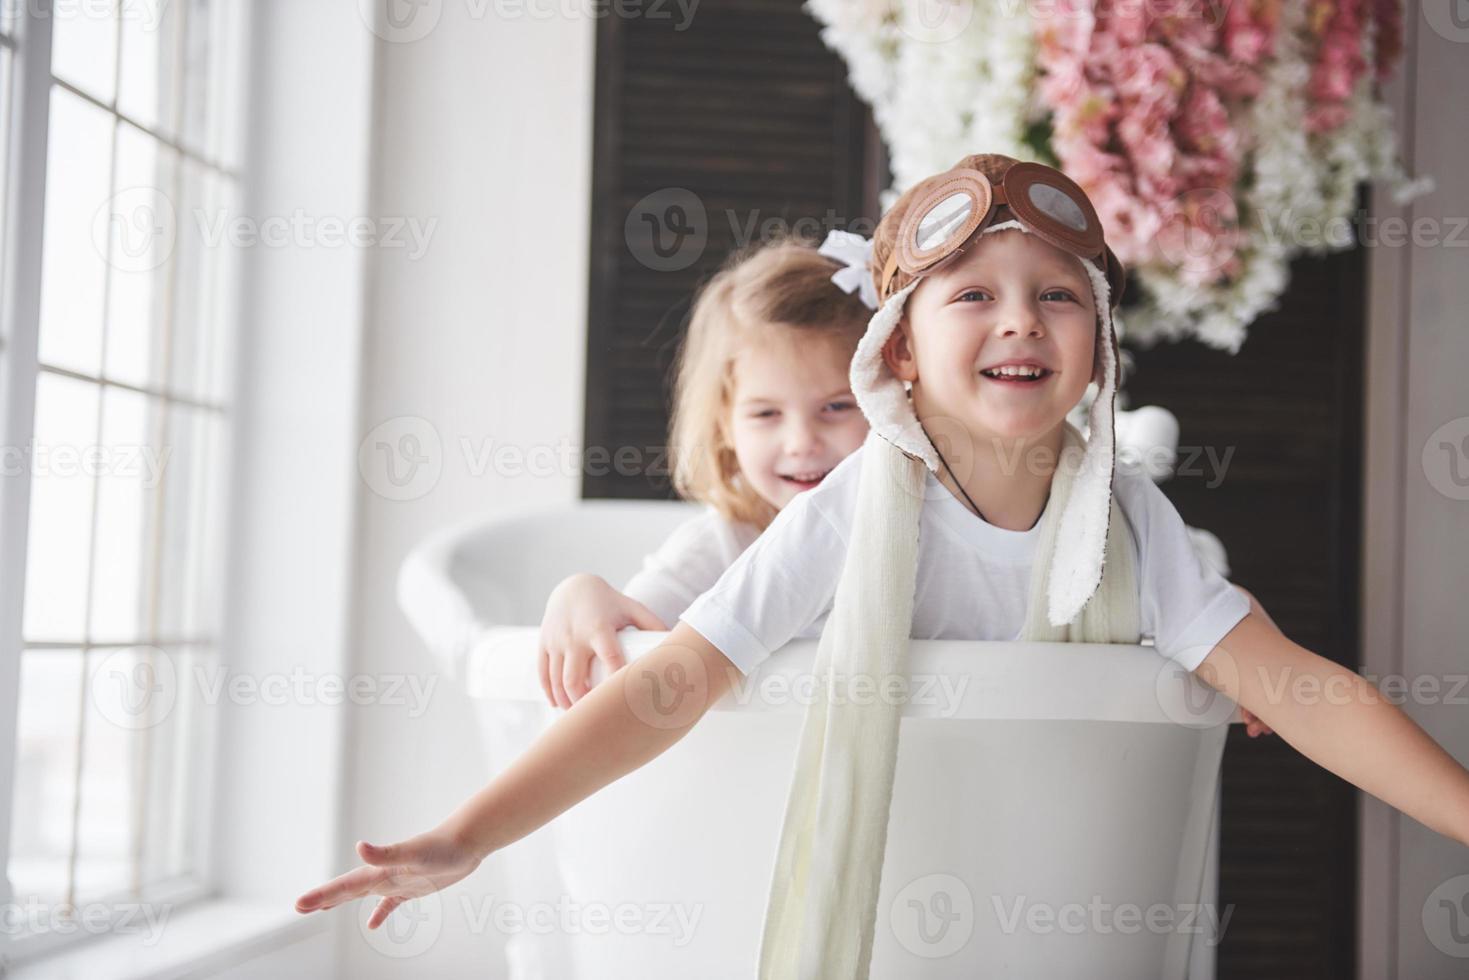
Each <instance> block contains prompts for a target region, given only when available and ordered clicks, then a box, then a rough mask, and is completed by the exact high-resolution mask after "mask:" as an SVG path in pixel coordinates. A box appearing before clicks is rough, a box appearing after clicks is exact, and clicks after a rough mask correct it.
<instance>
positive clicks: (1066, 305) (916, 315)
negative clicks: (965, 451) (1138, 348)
mask: <svg viewBox="0 0 1469 980" xmlns="http://www.w3.org/2000/svg"><path fill="white" fill-rule="evenodd" d="M1096 329H1097V310H1096V306H1095V304H1094V303H1093V300H1092V288H1091V281H1090V280H1089V279H1088V278H1087V274H1086V272H1085V271H1084V270H1083V269H1082V267H1081V260H1080V259H1078V258H1077V257H1076V256H1074V255H1071V254H1069V253H1067V252H1063V251H1062V250H1060V249H1058V248H1056V247H1055V246H1052V245H1049V244H1047V243H1046V242H1044V241H1042V240H1041V239H1039V238H1037V237H1036V236H1035V235H1029V234H1026V233H1025V232H1022V231H1018V230H1015V229H1009V230H1006V231H1001V232H996V233H994V234H990V235H981V236H980V237H979V238H977V239H976V240H975V241H973V242H971V243H970V244H969V246H968V247H967V248H966V249H965V250H964V252H962V253H961V254H960V255H959V256H957V257H956V258H955V259H953V260H951V261H950V262H949V263H948V264H946V265H943V266H941V267H940V268H939V270H938V271H936V272H934V273H932V274H930V275H928V276H926V277H925V278H924V279H923V280H922V281H921V282H920V283H919V285H918V288H917V289H915V290H914V291H913V292H912V293H911V294H910V295H909V297H908V302H907V305H906V306H905V309H904V316H903V320H902V322H901V323H900V324H899V328H898V329H897V330H895V331H894V332H893V336H892V339H891V340H889V342H888V345H887V347H886V348H885V349H884V352H883V353H884V356H885V357H886V359H887V362H888V366H889V367H890V368H892V370H893V373H895V374H896V375H897V376H898V377H899V378H901V379H902V380H904V381H911V382H912V383H913V390H912V394H913V408H914V411H915V412H916V413H917V415H918V418H919V419H920V420H921V421H924V422H927V421H928V420H929V419H931V418H933V419H943V420H952V421H955V422H958V423H960V424H961V425H962V426H963V427H964V428H965V429H966V430H968V432H969V433H970V434H971V436H972V437H974V438H975V439H976V440H977V441H978V440H984V439H988V438H1001V439H1006V440H1010V439H1015V438H1020V437H1025V438H1028V439H1034V438H1039V437H1041V436H1043V435H1045V434H1046V433H1048V432H1050V431H1051V429H1053V428H1054V427H1055V426H1056V425H1058V424H1060V422H1061V421H1062V420H1063V419H1064V418H1065V417H1066V413H1067V412H1069V411H1070V410H1071V409H1072V407H1074V406H1075V405H1076V403H1077V402H1078V401H1080V400H1081V396H1082V395H1083V394H1084V393H1085V392H1086V386H1087V382H1088V381H1090V380H1093V373H1094V371H1095V370H1099V369H1100V365H1096V364H1094V363H1093V362H1094V361H1095V360H1096V358H1095V356H1094V355H1095V349H1096ZM1013 359H1023V360H1031V361H1034V362H1037V363H1039V364H1040V365H1042V367H1043V368H1044V371H1043V373H1042V376H1041V377H1040V379H1039V380H1034V381H1025V380H1022V381H1013V380H1002V379H995V378H991V377H988V376H986V374H985V369H988V368H991V367H994V366H995V365H999V364H1002V363H1004V362H1007V361H1011V360H1013Z"/></svg>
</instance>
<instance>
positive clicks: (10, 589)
mask: <svg viewBox="0 0 1469 980" xmlns="http://www.w3.org/2000/svg"><path fill="white" fill-rule="evenodd" d="M0 5H3V8H0V11H3V12H0V21H3V20H4V13H6V12H8V13H12V14H14V15H15V22H14V23H12V24H8V25H7V26H8V27H10V28H12V29H13V31H14V33H13V34H12V35H11V36H10V37H9V38H3V39H0V44H5V45H6V46H9V47H10V48H11V53H12V58H13V62H12V72H13V77H12V82H13V84H12V89H11V104H10V107H9V119H8V123H9V127H8V132H7V134H6V136H7V138H6V141H5V144H4V147H5V151H6V154H7V155H8V157H9V159H8V160H6V161H4V163H5V166H3V167H0V178H3V183H0V193H4V194H5V195H6V203H7V206H6V209H5V216H6V225H7V226H6V227H5V228H3V229H0V236H3V237H0V243H3V248H0V286H3V289H0V297H3V299H4V302H3V304H0V447H20V446H24V445H27V444H28V443H29V442H30V440H31V438H32V434H33V432H34V424H35V407H36V388H37V379H38V378H39V377H40V375H41V374H43V373H49V374H53V375H62V376H65V375H70V374H72V372H70V371H67V370H65V369H56V368H43V367H42V366H41V364H40V361H39V357H38V353H39V350H38V348H39V339H40V319H41V309H40V307H41V284H42V274H43V268H42V266H43V260H42V256H43V251H44V250H43V248H42V241H43V238H44V233H45V201H46V190H47V157H48V147H49V135H50V134H49V117H50V102H51V94H52V91H53V89H57V88H59V89H62V90H64V91H66V92H68V93H69V94H70V95H72V96H74V97H76V98H79V99H81V100H83V101H85V102H87V103H89V104H91V105H93V106H96V107H97V108H99V109H101V110H103V111H105V112H107V114H108V115H109V117H112V118H115V119H116V120H119V122H118V123H115V124H114V125H123V124H126V125H130V126H132V127H133V128H135V129H137V130H139V131H140V132H142V133H144V134H145V135H146V136H147V137H148V138H149V139H151V140H154V141H156V142H158V143H159V144H160V145H161V146H164V147H167V148H169V149H171V150H172V151H173V152H174V153H176V154H177V156H178V158H179V163H178V168H177V172H176V175H175V183H176V184H177V182H178V181H179V180H181V179H182V173H183V161H184V159H186V158H190V159H194V160H195V161H196V163H198V164H199V165H201V166H205V167H207V168H210V169H214V170H217V171H219V172H221V173H222V174H223V175H224V176H226V177H227V178H229V179H232V180H236V181H238V179H239V174H238V173H237V172H235V171H233V170H230V169H228V168H221V167H219V166H218V165H216V164H214V163H212V162H211V161H207V160H204V159H202V158H200V157H199V156H198V155H197V154H196V153H194V152H193V151H192V150H190V149H189V148H187V147H185V146H183V145H182V144H181V143H180V141H179V140H177V139H171V138H169V137H167V136H166V135H164V134H162V133H160V132H159V131H157V129H155V128H154V127H149V126H145V125H142V124H140V123H139V122H138V121H137V120H132V119H129V118H128V116H127V115H126V113H124V112H122V111H121V110H120V109H118V108H115V107H112V106H108V105H106V104H105V103H103V102H101V101H99V100H98V99H96V98H95V97H93V96H92V95H90V94H89V93H87V92H85V91H82V90H81V89H79V88H77V87H76V86H74V85H72V84H70V83H68V82H66V81H64V80H61V79H56V78H53V77H52V71H51V69H52V57H51V56H52V33H53V31H52V24H53V20H54V17H53V10H54V0H0ZM185 16H187V15H185ZM183 29H184V28H182V27H181V28H180V30H181V32H182V30H183ZM120 30H121V27H120V26H119V31H120ZM120 43H121V42H120V40H119V44H120ZM182 43H184V42H183V38H182V36H181V37H180V39H179V44H182ZM248 54H249V52H248V50H246V51H243V52H241V56H242V57H244V58H245V62H246V64H248V63H249V58H248ZM119 55H120V52H119ZM176 97H177V98H180V99H181V98H182V97H183V95H182V93H179V94H178V95H177V96H176ZM3 121H4V120H0V122H3ZM113 139H114V146H113V152H114V153H116V136H115V135H114V138H113ZM113 165H114V167H115V165H116V164H115V161H114V164H113ZM174 189H175V191H177V189H178V188H177V186H176V187H175V188H174ZM170 261H177V259H176V258H173V257H171V258H170ZM170 282H172V277H170ZM224 339H225V340H226V341H229V340H231V339H232V338H228V337H226V338H224ZM76 377H78V378H79V379H81V380H84V381H86V382H88V383H90V384H95V385H96V386H97V387H98V389H99V391H101V390H103V389H105V388H107V387H122V388H128V389H131V390H136V391H139V392H140V393H142V394H145V395H147V396H148V397H150V398H153V399H155V400H157V401H158V402H160V403H161V404H164V405H170V404H194V405H195V406H196V407H200V408H210V409H212V408H214V407H215V406H212V405H205V404H202V403H199V402H196V401H194V400H193V399H190V398H188V397H184V396H181V395H179V394H178V393H174V392H170V391H168V390H166V389H167V387H168V383H167V379H164V381H163V382H162V388H160V389H158V390H155V389H154V387H153V386H148V387H147V388H137V387H135V386H132V385H126V384H120V383H118V382H116V381H103V380H99V379H97V378H92V377H90V376H85V375H76ZM102 377H105V368H104V369H103V371H102ZM228 462H229V461H228V459H227V458H224V459H221V460H220V461H219V462H218V463H217V465H220V466H222V467H224V468H225V470H226V472H225V474H224V476H225V477H226V478H225V479H222V480H221V481H220V486H221V487H225V486H228V484H229V482H230V481H229V480H228V479H227V477H228V475H229V474H228ZM160 492H161V491H160ZM30 496H31V479H30V473H29V471H28V469H25V468H22V472H21V473H20V474H19V475H11V476H4V475H0V718H4V719H8V720H9V723H8V724H0V872H3V870H4V869H6V868H7V867H8V866H9V858H10V843H11V830H12V826H11V818H12V810H13V805H14V780H15V760H16V748H17V745H16V741H17V724H16V721H17V719H18V717H19V705H20V665H21V654H22V651H23V650H25V649H37V648H46V647H52V646H66V647H67V648H68V649H70V648H72V647H75V646H77V645H76V644H70V643H68V644H53V643H44V642H42V643H37V642H32V643H29V644H27V643H26V642H25V637H24V596H25V579H26V566H27V537H28V531H29V509H30ZM226 496H227V494H226ZM221 504H222V505H223V506H227V505H225V504H224V502H221ZM226 517H227V512H226V513H224V514H222V515H221V518H222V521H223V519H224V518H226ZM92 533H93V535H94V536H95V534H96V530H95V528H94V529H93V532H92ZM216 557H217V558H219V559H220V561H221V564H220V567H219V568H218V572H219V573H220V574H224V573H225V571H226V568H225V565H226V563H225V561H224V558H225V556H224V555H222V554H221V555H217V556H216ZM90 574H91V573H90V570H89V578H90ZM154 587H155V588H156V583H155V584H154ZM191 639H194V638H191ZM204 639H205V641H206V645H207V646H208V647H209V648H210V649H211V651H212V653H213V654H214V655H215V656H218V655H219V651H220V646H221V644H222V641H223V637H222V636H219V635H215V636H212V637H208V638H204ZM135 645H136V644H135V643H120V644H113V643H90V644H83V645H82V646H81V647H80V648H81V649H82V650H83V670H84V671H85V670H86V668H87V661H86V658H85V653H86V651H87V650H89V649H90V650H96V649H106V648H110V647H114V646H115V647H132V646H135ZM214 721H215V719H214V718H211V717H206V718H205V727H206V728H208V729H211V730H210V731H205V732H200V733H198V734H199V735H201V736H203V738H202V739H201V747H200V749H199V751H202V752H206V753H209V754H211V755H212V754H213V746H214V742H215V738H214V733H213V731H212V728H213V724H212V723H213V722H214ZM215 769H216V766H215V765H214V759H213V758H209V759H208V760H207V762H206V765H205V766H204V767H203V777H204V783H205V785H203V786H201V787H197V790H198V793H199V796H200V798H201V803H203V804H205V805H204V806H202V807H201V808H200V812H199V813H197V814H196V816H197V817H198V826H199V828H200V831H199V834H198V837H197V838H196V841H195V846H194V847H193V849H192V854H191V870H190V873H189V874H187V875H184V876H180V877H178V878H174V879H170V880H167V881H163V882H152V883H148V884H147V885H145V886H144V888H143V890H142V893H141V895H133V894H132V893H126V894H111V895H108V894H103V895H91V896H84V897H82V898H81V901H82V902H83V904H84V906H94V905H101V906H104V907H108V908H109V915H110V921H111V923H112V924H114V925H115V924H117V923H119V922H125V921H126V920H127V919H128V918H129V917H131V916H132V915H133V914H134V913H133V912H132V911H130V910H129V908H128V906H129V905H131V904H135V903H138V902H142V903H147V904H148V905H152V906H157V907H166V908H167V909H168V912H169V914H170V916H172V915H174V914H176V913H178V912H180V911H183V910H185V909H187V908H189V907H190V906H194V905H197V904H198V903H200V902H202V901H203V900H205V899H208V898H211V897H215V896H216V895H217V894H218V891H217V889H216V888H215V887H214V884H213V878H214V869H213V867H212V865H213V861H212V859H213V857H214V853H215V852H214V841H213V840H212V834H211V833H210V831H211V830H212V829H213V822H212V821H211V820H209V819H207V818H208V817H209V815H210V814H209V807H208V805H207V804H208V802H209V798H210V791H211V789H212V787H211V785H209V784H210V783H211V782H212V777H213V774H214V772H215ZM14 898H15V896H13V895H12V894H11V887H10V881H9V878H8V876H7V875H4V874H0V905H4V906H6V907H9V906H10V905H11V903H12V902H13V901H14ZM101 938H105V933H102V934H100V935H99V934H98V932H96V931H95V930H93V929H78V930H75V931H69V932H52V933H36V934H32V933H24V934H22V933H16V934H12V933H7V934H5V935H3V936H0V973H3V972H5V966H6V965H7V964H12V963H24V962H30V961H33V960H36V959H39V958H44V957H47V956H50V955H52V954H55V953H58V952H60V951H62V950H66V949H70V948H72V947H77V946H81V945H83V944H86V943H87V942H88V940H96V939H101Z"/></svg>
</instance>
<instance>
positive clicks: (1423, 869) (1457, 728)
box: [1358, 3, 1469, 980]
mask: <svg viewBox="0 0 1469 980" xmlns="http://www.w3.org/2000/svg"><path fill="white" fill-rule="evenodd" d="M1430 6H1432V7H1434V8H1435V11H1434V15H1435V17H1436V18H1437V21H1438V23H1437V25H1435V23H1434V22H1432V21H1430V20H1429V19H1428V16H1427V15H1426V13H1425V11H1426V10H1427V9H1428V8H1429V7H1430ZM1408 22H1409V23H1408V54H1407V58H1406V59H1405V67H1404V70H1403V71H1402V72H1401V73H1400V76H1399V78H1398V79H1397V80H1396V81H1395V82H1394V84H1393V85H1392V86H1391V87H1390V89H1389V93H1390V97H1391V99H1392V100H1393V101H1394V102H1395V103H1396V105H1397V109H1398V118H1399V131H1400V132H1401V133H1402V134H1403V137H1404V145H1405V153H1406V154H1407V156H1408V159H1409V161H1410V163H1411V165H1412V169H1413V170H1414V171H1415V172H1417V173H1423V174H1431V175H1432V176H1433V177H1434V179H1435V181H1436V182H1437V188H1436V190H1435V191H1434V192H1433V193H1432V194H1430V195H1428V196H1426V197H1423V198H1421V199H1420V200H1419V201H1417V202H1415V203H1414V204H1413V206H1411V207H1409V208H1405V209H1404V208H1394V207H1392V206H1391V204H1390V202H1388V201H1387V200H1386V199H1385V198H1386V195H1381V194H1379V195H1378V196H1377V201H1376V202H1375V207H1374V212H1375V213H1376V214H1377V215H1378V216H1379V217H1383V218H1386V217H1388V216H1399V217H1402V218H1405V219H1406V220H1407V221H1409V222H1417V221H1425V220H1426V221H1432V222H1433V224H1432V225H1423V226H1422V227H1423V228H1424V230H1425V232H1427V231H1428V230H1429V229H1436V231H1437V234H1438V235H1441V236H1442V238H1443V239H1444V244H1438V245H1413V244H1406V245H1399V246H1393V245H1391V244H1389V243H1388V241H1387V236H1386V235H1385V234H1384V235H1383V236H1382V240H1381V243H1380V244H1378V245H1376V246H1374V247H1373V248H1372V249H1371V251H1370V252H1369V256H1368V258H1369V263H1370V265H1369V274H1370V282H1371V289H1370V302H1371V307H1370V318H1369V333H1370V338H1369V349H1368V351H1367V365H1366V376H1367V392H1366V396H1367V397H1366V398H1365V399H1364V412H1365V417H1364V422H1365V431H1366V437H1367V444H1366V457H1365V467H1364V469H1365V477H1366V497H1365V499H1364V512H1365V513H1364V518H1365V520H1364V535H1365V536H1364V545H1365V550H1364V553H1363V565H1364V567H1363V606H1362V626H1363V631H1362V644H1363V659H1364V664H1363V672H1364V673H1368V674H1376V675H1378V676H1385V675H1399V676H1405V677H1407V678H1409V679H1414V678H1424V679H1435V678H1436V679H1439V680H1440V681H1441V682H1443V683H1442V685H1441V691H1442V692H1443V693H1444V694H1449V693H1451V692H1452V687H1451V686H1450V685H1452V684H1453V683H1454V682H1453V681H1452V678H1454V677H1455V676H1458V677H1463V676H1464V675H1465V674H1466V673H1469V652H1466V647H1465V639H1464V638H1465V637H1466V636H1469V604H1466V603H1465V602H1464V583H1465V582H1466V581H1469V501H1466V500H1464V499H1462V493H1460V495H1459V496H1460V499H1456V498H1455V497H1454V496H1451V495H1450V493H1453V491H1450V493H1445V492H1443V488H1446V487H1450V486H1452V484H1453V479H1452V476H1451V474H1450V470H1449V465H1450V464H1449V461H1448V457H1447V456H1446V455H1445V454H1444V453H1443V452H1442V450H1441V448H1440V447H1439V446H1438V443H1439V441H1440V438H1439V437H1436V436H1435V435H1434V434H1435V432H1436V431H1437V430H1439V428H1440V426H1443V425H1444V424H1445V423H1450V422H1452V421H1453V420H1456V419H1457V420H1460V422H1459V426H1460V428H1459V429H1457V430H1456V431H1455V433H1453V438H1454V441H1455V442H1457V441H1458V440H1459V439H1462V438H1463V437H1464V436H1465V435H1466V434H1469V400H1466V398H1465V395H1466V392H1469V386H1466V384H1465V381H1464V374H1465V369H1466V367H1469V329H1466V325H1469V316H1466V311H1469V231H1466V230H1465V228H1464V227H1463V226H1462V223H1463V222H1465V221H1466V220H1469V169H1466V168H1465V166H1464V160H1465V158H1466V156H1469V127H1466V125H1465V116H1464V108H1463V101H1462V99H1460V98H1458V97H1457V96H1456V95H1455V94H1454V93H1462V92H1464V91H1466V90H1469V30H1464V29H1458V30H1455V29H1454V28H1453V25H1452V23H1451V22H1450V21H1449V17H1448V7H1446V6H1444V5H1442V4H1431V3H1424V4H1422V5H1421V8H1420V5H1419V4H1416V3H1409V4H1408ZM1455 227H1457V229H1458V230H1457V232H1455V231H1454V229H1455ZM1451 235H1452V236H1453V237H1454V238H1455V239H1456V240H1457V243H1458V244H1456V245H1451V244H1448V242H1447V240H1448V239H1449V238H1450V236H1451ZM1422 240H1423V241H1429V240H1430V239H1429V238H1428V237H1427V236H1426V234H1425V236H1424V238H1423V239H1422ZM1425 447H1426V448H1427V454H1426V455H1425ZM1425 460H1427V462H1426V463H1425ZM1459 465H1460V467H1469V458H1465V456H1464V455H1463V454H1462V453H1461V454H1460V456H1459ZM1465 697H1469V690H1461V691H1459V692H1458V698H1459V700H1458V703H1457V704H1452V703H1445V702H1446V701H1447V698H1444V697H1439V698H1436V699H1433V700H1434V701H1435V702H1436V703H1414V702H1413V701H1412V700H1410V701H1409V703H1408V704H1405V705H1404V710H1405V711H1407V712H1408V713H1409V714H1410V715H1411V716H1412V717H1413V718H1414V719H1415V720H1416V721H1417V722H1418V723H1419V724H1420V725H1422V726H1423V727H1424V729H1425V730H1427V732H1428V733H1429V734H1430V735H1432V736H1433V737H1434V738H1435V739H1436V740H1437V741H1438V742H1439V743H1440V744H1441V745H1443V746H1444V747H1445V748H1446V749H1447V750H1448V751H1449V752H1450V753H1451V754H1453V755H1454V757H1455V758H1456V759H1458V760H1459V761H1460V762H1461V763H1464V762H1469V710H1466V709H1465V707H1464V704H1463V700H1462V699H1463V698H1465ZM1362 797H1363V801H1362V807H1361V810H1360V813H1361V817H1362V821H1361V844H1362V851H1361V854H1362V859H1361V860H1362V863H1361V867H1362V887H1361V895H1360V902H1359V909H1360V918H1359V929H1360V943H1359V951H1360V966H1359V972H1358V976H1359V977H1361V978H1363V980H1436V978H1448V977H1462V976H1463V975H1464V974H1465V971H1466V969H1469V966H1466V963H1469V960H1466V959H1464V958H1462V957H1463V956H1464V955H1465V954H1469V948H1464V946H1463V944H1461V943H1455V942H1454V940H1453V937H1452V935H1451V934H1448V935H1446V932H1447V922H1448V919H1447V912H1446V910H1444V909H1442V908H1440V907H1437V904H1438V899H1439V898H1444V897H1448V898H1450V900H1452V901H1463V896H1464V895H1465V894H1466V892H1469V849H1466V848H1464V847H1463V846H1461V845H1459V844H1457V843H1455V842H1454V841H1451V840H1449V839H1448V838H1445V837H1443V836H1441V835H1439V834H1437V833H1435V832H1433V831H1431V830H1429V829H1427V828H1426V827H1424V826H1423V825H1422V824H1420V823H1418V822H1417V821H1415V820H1412V819H1410V818H1408V817H1405V816H1403V815H1402V814H1400V813H1398V812H1397V811H1395V810H1393V809H1392V808H1390V807H1388V806H1386V805H1385V804H1383V803H1381V802H1379V801H1378V800H1376V799H1374V798H1372V797H1368V796H1366V794H1362ZM1459 876H1466V877H1464V878H1462V879H1460V880H1459V881H1458V882H1457V883H1453V879H1456V878H1459ZM1446 884H1447V887H1449V888H1450V889H1452V893H1451V894H1449V895H1447V896H1446V895H1445V894H1443V893H1440V894H1438V895H1435V894H1434V892H1435V889H1437V888H1439V886H1441V885H1446ZM1430 900H1432V901H1431V904H1432V905H1433V906H1435V907H1434V908H1433V909H1431V913H1432V915H1431V918H1430V922H1431V923H1432V925H1431V926H1426V925H1425V919H1424V907H1425V904H1430ZM1461 908H1463V909H1465V910H1466V911H1469V905H1465V906H1461ZM1459 920H1460V921H1459V929H1460V931H1461V934H1462V931H1463V930H1464V929H1469V915H1465V914H1463V913H1460V914H1459ZM1451 950H1454V951H1457V952H1458V956H1457V957H1456V956H1451V955H1449V951H1451Z"/></svg>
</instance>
